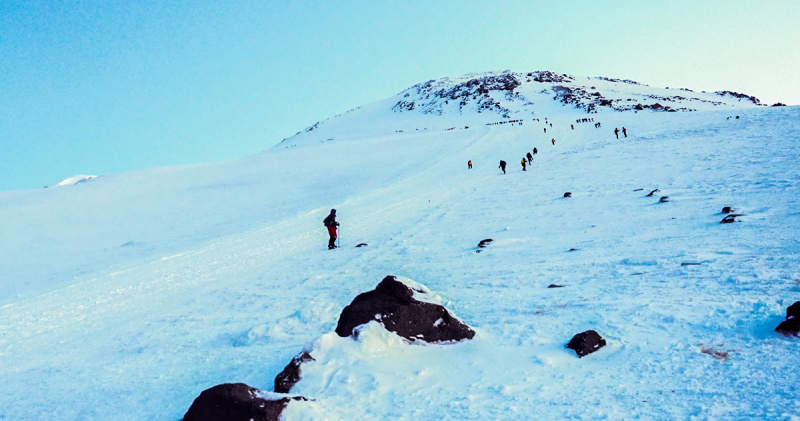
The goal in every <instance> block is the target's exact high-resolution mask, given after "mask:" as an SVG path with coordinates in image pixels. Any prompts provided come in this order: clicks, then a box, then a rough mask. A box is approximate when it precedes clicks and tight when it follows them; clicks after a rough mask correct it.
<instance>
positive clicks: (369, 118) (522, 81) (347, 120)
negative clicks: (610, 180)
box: [283, 70, 764, 146]
mask: <svg viewBox="0 0 800 421" xmlns="http://www.w3.org/2000/svg"><path fill="white" fill-rule="evenodd" d="M761 105H764V104H762V103H761V102H760V101H759V100H758V99H757V98H755V97H753V96H749V95H745V94H741V93H737V92H731V91H717V92H694V91H692V90H690V89H686V88H679V89H670V88H655V87H652V86H648V85H645V84H642V83H639V82H636V81H633V80H627V79H614V78H609V77H578V76H573V75H568V74H559V73H555V72H551V71H547V70H544V71H536V72H528V73H518V72H512V71H510V70H505V71H501V72H484V73H470V74H466V75H463V76H459V77H444V78H440V79H433V80H429V81H427V82H423V83H419V84H417V85H414V86H412V87H410V88H408V89H406V90H404V91H402V92H400V93H399V94H397V95H395V96H393V97H391V98H387V99H385V100H382V101H378V102H375V103H373V104H369V105H366V106H363V107H359V108H356V109H354V110H350V111H348V112H347V113H344V114H340V115H338V116H335V117H332V118H329V119H327V120H324V121H319V122H317V123H315V124H313V125H311V126H310V127H308V128H307V129H305V130H304V131H301V132H298V133H297V135H295V136H293V137H291V138H289V139H285V140H284V142H283V145H284V146H295V145H299V144H302V143H304V142H307V141H308V140H311V141H321V142H325V141H331V140H335V139H342V138H352V137H354V136H364V135H382V134H389V133H393V132H408V131H426V130H447V129H464V128H468V127H469V126H470V124H471V125H473V126H474V125H475V124H476V123H477V124H493V123H500V122H508V121H510V120H515V121H522V122H524V121H533V120H535V119H537V118H546V117H549V118H551V119H552V117H554V116H564V115H569V116H571V117H572V118H575V116H581V117H587V116H588V117H592V115H593V114H598V113H606V112H635V113H638V112H639V111H643V112H691V111H707V110H713V109H735V108H752V107H757V106H761ZM353 127H357V128H358V130H357V132H353V131H352V130H351V129H352V128H353Z"/></svg>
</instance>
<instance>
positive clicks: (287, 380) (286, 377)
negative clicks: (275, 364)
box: [275, 351, 314, 393]
mask: <svg viewBox="0 0 800 421" xmlns="http://www.w3.org/2000/svg"><path fill="white" fill-rule="evenodd" d="M307 361H314V358H313V357H312V356H311V354H309V353H308V352H305V351H303V352H301V353H300V354H298V355H297V356H295V357H294V358H292V361H291V362H289V364H287V365H286V368H284V369H283V371H281V372H280V373H278V375H277V376H276V377H275V392H276V393H289V391H290V390H291V389H292V386H294V385H295V383H297V382H299V381H300V378H301V374H302V373H301V371H300V365H301V364H303V363H304V362H307Z"/></svg>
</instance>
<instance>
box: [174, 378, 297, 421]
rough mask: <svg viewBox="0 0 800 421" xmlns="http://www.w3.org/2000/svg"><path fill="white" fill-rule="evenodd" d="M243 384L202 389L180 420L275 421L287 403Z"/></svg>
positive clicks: (281, 398) (295, 398)
mask: <svg viewBox="0 0 800 421" xmlns="http://www.w3.org/2000/svg"><path fill="white" fill-rule="evenodd" d="M293 400H295V401H298V400H306V399H305V398H303V397H299V396H295V397H285V396H284V397H282V396H279V395H275V394H271V393H268V392H262V391H260V390H258V389H256V388H254V387H250V386H248V385H246V384H244V383H225V384H220V385H216V386H214V387H212V388H210V389H206V390H204V391H203V392H202V393H200V396H198V397H197V399H195V400H194V402H192V406H190V407H189V410H188V411H186V415H184V416H183V420H182V421H221V420H225V421H271V420H275V421H277V420H278V419H280V416H281V413H282V412H283V410H284V409H286V406H287V405H288V404H289V402H291V401H293Z"/></svg>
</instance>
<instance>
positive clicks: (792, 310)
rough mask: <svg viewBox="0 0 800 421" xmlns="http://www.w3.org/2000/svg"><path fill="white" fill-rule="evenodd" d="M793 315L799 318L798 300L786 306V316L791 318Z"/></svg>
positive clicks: (799, 306)
mask: <svg viewBox="0 0 800 421" xmlns="http://www.w3.org/2000/svg"><path fill="white" fill-rule="evenodd" d="M793 317H797V318H800V301H795V302H794V304H792V305H790V306H789V307H787V308H786V318H787V319H791V318H793Z"/></svg>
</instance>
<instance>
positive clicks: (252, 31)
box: [0, 0, 800, 191]
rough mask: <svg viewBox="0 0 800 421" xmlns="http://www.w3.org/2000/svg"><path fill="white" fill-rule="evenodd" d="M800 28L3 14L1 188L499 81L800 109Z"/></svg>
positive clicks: (253, 7)
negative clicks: (513, 75)
mask: <svg viewBox="0 0 800 421" xmlns="http://www.w3.org/2000/svg"><path fill="white" fill-rule="evenodd" d="M799 20H800V2H797V1H793V0H792V1H789V0H787V1H764V2H751V1H725V2H723V1H670V2H651V1H603V2H599V1H570V2H553V1H494V2H479V1H469V0H466V1H465V0H461V1H434V2H430V1H426V2H375V1H347V0H344V1H335V2H334V1H330V2H309V1H282V0H276V1H260V2H257V1H234V2H231V1H172V2H157V1H137V2H128V1H120V2H114V1H108V0H105V1H94V0H89V1H80V2H78V1H57V0H49V1H41V2H39V1H28V2H15V1H3V2H0V191H4V190H16V189H28V188H39V187H42V186H43V185H46V184H51V183H54V182H57V181H59V180H61V179H64V178H67V177H70V176H72V175H76V174H97V175H102V174H108V173H116V172H124V171H129V170H133V169H140V168H147V167H153V166H164V165H178V164H191V163H201V162H214V161H223V160H228V159H234V158H238V157H242V156H247V155H251V154H254V153H257V152H260V151H263V150H265V149H267V148H268V147H270V146H272V145H274V144H275V143H277V142H279V141H280V140H281V139H282V138H284V137H288V136H291V135H293V134H294V133H296V132H297V131H299V130H301V129H303V128H305V127H307V126H309V125H311V124H313V123H314V122H315V121H317V120H321V119H325V118H327V117H330V116H332V115H334V114H338V113H341V112H343V111H346V110H348V109H351V108H354V107H357V106H359V105H363V104H365V103H369V102H373V101H376V100H380V99H383V98H386V97H388V96H391V95H393V94H395V93H397V92H399V91H401V90H403V89H405V88H407V87H409V86H411V85H413V84H416V83H419V82H423V81H426V80H429V79H433V78H437V77H442V76H457V75H461V74H464V73H471V72H480V71H488V70H504V69H510V70H515V71H533V70H554V71H557V72H561V73H570V74H575V75H580V76H609V77H620V78H628V79H634V80H637V81H639V82H642V83H646V84H649V85H652V86H670V87H686V88H691V89H694V90H708V91H713V90H721V89H726V90H733V91H737V92H743V93H747V94H750V95H755V96H757V97H758V98H760V99H761V100H762V101H764V102H767V103H774V102H778V101H780V102H784V103H787V104H800V77H798V76H797V74H798V64H800V48H798V45H800V31H798V30H797V29H796V25H797V22H798V21H799ZM320 165H323V164H322V163H320Z"/></svg>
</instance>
